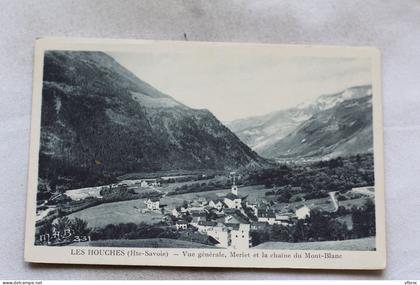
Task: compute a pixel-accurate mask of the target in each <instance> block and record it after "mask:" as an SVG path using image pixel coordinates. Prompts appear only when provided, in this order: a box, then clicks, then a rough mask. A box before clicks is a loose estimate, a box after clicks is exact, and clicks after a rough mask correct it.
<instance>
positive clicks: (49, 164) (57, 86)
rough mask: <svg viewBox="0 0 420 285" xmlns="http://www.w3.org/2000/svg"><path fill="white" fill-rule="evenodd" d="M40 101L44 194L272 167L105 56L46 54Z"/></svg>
mask: <svg viewBox="0 0 420 285" xmlns="http://www.w3.org/2000/svg"><path fill="white" fill-rule="evenodd" d="M42 96H43V102H42V114H41V148H40V153H39V158H40V160H39V178H40V181H41V182H42V183H40V185H41V188H43V189H44V190H51V189H53V188H54V189H57V188H58V189H61V188H67V189H68V188H77V187H84V186H92V185H100V184H106V183H107V182H109V181H110V180H112V179H114V178H115V176H119V175H121V174H125V173H129V172H153V171H162V170H176V169H187V170H188V169H217V170H232V169H238V168H248V167H264V165H266V164H267V160H265V159H263V158H261V157H259V156H258V155H257V154H256V153H255V152H254V151H252V150H251V149H250V148H249V147H248V146H246V145H245V144H244V143H242V142H241V141H240V140H239V139H238V138H237V136H236V135H235V134H233V133H232V132H231V131H230V130H229V129H228V128H227V127H225V126H224V125H223V124H222V123H221V122H220V121H219V120H218V119H217V118H216V117H215V116H214V115H213V114H212V113H211V112H210V111H208V110H206V109H192V108H189V107H187V106H186V105H184V104H182V103H180V102H178V101H177V100H175V99H173V98H172V97H170V96H169V95H167V94H164V93H162V92H160V91H159V90H157V89H156V88H154V87H152V86H151V85H149V84H147V83H146V82H144V81H142V80H140V79H139V78H137V77H136V76H135V75H134V74H133V73H131V72H130V71H129V70H127V69H125V68H124V67H123V66H121V65H120V64H119V63H118V62H117V61H115V60H114V59H113V58H112V57H110V56H109V55H107V54H105V53H102V52H85V51H80V52H79V51H47V52H46V53H45V56H44V84H43V91H42Z"/></svg>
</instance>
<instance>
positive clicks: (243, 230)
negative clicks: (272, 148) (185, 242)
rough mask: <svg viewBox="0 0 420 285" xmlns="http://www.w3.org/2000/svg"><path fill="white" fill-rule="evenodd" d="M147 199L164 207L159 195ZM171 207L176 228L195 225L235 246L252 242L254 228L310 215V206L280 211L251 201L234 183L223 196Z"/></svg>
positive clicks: (222, 244)
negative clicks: (285, 211) (292, 210)
mask: <svg viewBox="0 0 420 285" xmlns="http://www.w3.org/2000/svg"><path fill="white" fill-rule="evenodd" d="M144 203H145V204H146V209H147V210H149V211H159V210H160V209H161V205H160V199H159V198H157V197H156V198H148V199H146V201H145V202H144ZM167 211H168V209H167ZM169 211H170V212H169V213H170V215H171V216H172V217H173V220H174V227H175V228H176V229H177V230H186V229H188V228H196V229H197V230H198V231H199V232H200V233H202V234H205V235H208V236H209V237H212V238H213V239H215V240H216V241H217V242H218V244H217V246H220V247H223V248H232V249H236V250H243V249H248V248H250V247H251V246H252V240H251V235H250V231H251V230H255V229H258V228H259V227H263V226H267V225H274V224H279V225H284V226H289V225H292V224H293V223H294V222H295V221H296V220H297V219H305V218H307V217H308V216H309V215H310V209H309V207H307V206H302V207H299V208H298V209H296V212H293V213H290V212H287V213H277V212H276V211H274V210H273V209H272V208H271V207H270V205H268V204H267V203H266V202H265V201H260V202H257V201H248V200H247V197H244V196H241V195H240V194H239V189H238V186H237V185H235V183H233V185H232V187H231V191H230V193H228V194H226V195H224V196H222V197H219V198H217V199H211V200H207V199H205V198H199V199H197V200H195V201H191V202H189V203H187V204H185V205H183V206H179V207H176V208H173V209H171V210H169Z"/></svg>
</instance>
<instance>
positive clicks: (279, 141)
mask: <svg viewBox="0 0 420 285" xmlns="http://www.w3.org/2000/svg"><path fill="white" fill-rule="evenodd" d="M371 95H372V88H371V86H370V85H365V86H357V87H351V88H348V89H346V90H343V91H342V92H339V93H336V94H328V95H321V96H319V97H317V98H316V99H315V100H314V101H312V102H307V103H304V104H300V105H298V106H296V107H294V108H291V109H287V110H281V111H276V112H272V113H270V114H267V115H264V116H259V117H251V118H245V119H239V120H235V121H232V122H230V123H228V124H227V126H228V127H229V128H230V129H231V130H232V131H233V132H234V133H235V134H236V135H237V136H238V137H239V138H240V139H241V140H242V141H243V142H245V143H246V144H248V146H250V147H251V148H252V149H253V150H255V151H256V152H257V153H259V154H260V155H262V156H264V157H268V158H276V159H278V158H281V157H293V156H296V157H299V158H300V157H302V156H325V155H327V154H329V155H330V156H334V154H333V152H334V151H335V150H336V149H337V148H338V149H340V148H339V145H336V146H335V147H332V145H331V144H333V145H335V144H337V143H338V144H340V143H339V142H342V143H343V142H344V141H346V139H350V138H349V137H347V136H346V135H345V134H344V133H343V134H341V135H343V137H338V136H333V137H334V138H335V139H337V141H336V142H332V141H329V142H328V143H327V142H326V141H325V142H324V143H326V144H327V145H318V147H321V148H326V149H327V150H324V151H323V152H321V153H318V154H316V153H315V152H313V151H309V152H307V151H305V150H304V149H305V147H302V144H303V145H306V146H308V145H310V144H311V143H312V141H314V140H315V138H314V136H315V135H318V136H319V135H320V134H319V133H317V134H316V132H317V131H318V132H320V131H321V129H318V130H317V129H316V128H315V129H314V130H313V131H312V132H310V133H307V134H306V135H305V136H304V135H303V134H302V131H301V132H299V130H302V129H305V126H306V127H307V126H308V125H309V124H312V125H313V124H317V125H318V127H321V126H323V127H325V130H323V131H324V133H328V134H329V135H331V134H330V131H331V132H334V131H339V130H340V128H346V127H349V126H347V125H346V124H352V122H353V124H355V122H359V121H360V120H365V121H366V123H367V125H366V124H363V122H359V123H362V124H361V125H360V126H362V125H363V127H369V126H370V128H371V119H369V118H371V115H372V112H371V108H372V107H371V102H370V101H369V98H371ZM363 98H368V99H367V100H362V99H363ZM343 108H344V109H343ZM343 110H352V112H353V113H348V112H346V114H347V117H348V118H347V119H348V120H345V121H340V119H342V118H341V117H340V114H336V113H335V111H340V112H342V111H343ZM357 110H364V111H365V112H367V116H366V117H364V116H360V114H359V113H360V112H357ZM356 116H359V117H358V118H356ZM352 117H354V118H353V120H352ZM356 125H359V124H356ZM350 127H351V126H350ZM351 129H352V128H351ZM352 130H353V129H352ZM353 131H355V130H353ZM345 133H346V132H345ZM297 134H299V136H298V137H299V139H298V138H297V137H294V136H296V135H297ZM369 134H370V132H368V137H365V138H363V139H364V140H366V143H367V144H369V142H370V141H371V135H369ZM352 139H353V141H354V140H355V138H352ZM298 145H299V146H300V147H297V146H298ZM356 145H359V144H358V143H356ZM295 148H296V149H295ZM359 148H360V151H359V150H357V149H354V150H352V151H351V152H352V153H353V152H365V151H368V150H369V149H371V146H370V145H369V146H367V147H364V146H362V145H359ZM345 154H346V151H343V152H342V153H341V155H345Z"/></svg>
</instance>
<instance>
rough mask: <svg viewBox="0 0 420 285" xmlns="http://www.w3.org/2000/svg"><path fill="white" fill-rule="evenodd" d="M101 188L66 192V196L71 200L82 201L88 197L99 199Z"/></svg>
mask: <svg viewBox="0 0 420 285" xmlns="http://www.w3.org/2000/svg"><path fill="white" fill-rule="evenodd" d="M101 188H102V187H87V188H81V189H74V190H67V191H66V193H65V194H66V195H67V196H69V197H70V198H71V199H72V200H82V199H85V198H88V197H95V198H100V197H101V194H100V193H99V192H100V191H101Z"/></svg>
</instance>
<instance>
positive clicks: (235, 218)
mask: <svg viewBox="0 0 420 285" xmlns="http://www.w3.org/2000/svg"><path fill="white" fill-rule="evenodd" d="M225 223H230V224H246V223H248V221H247V220H246V219H245V218H244V217H242V216H241V214H240V213H232V214H228V215H226V216H225Z"/></svg>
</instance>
